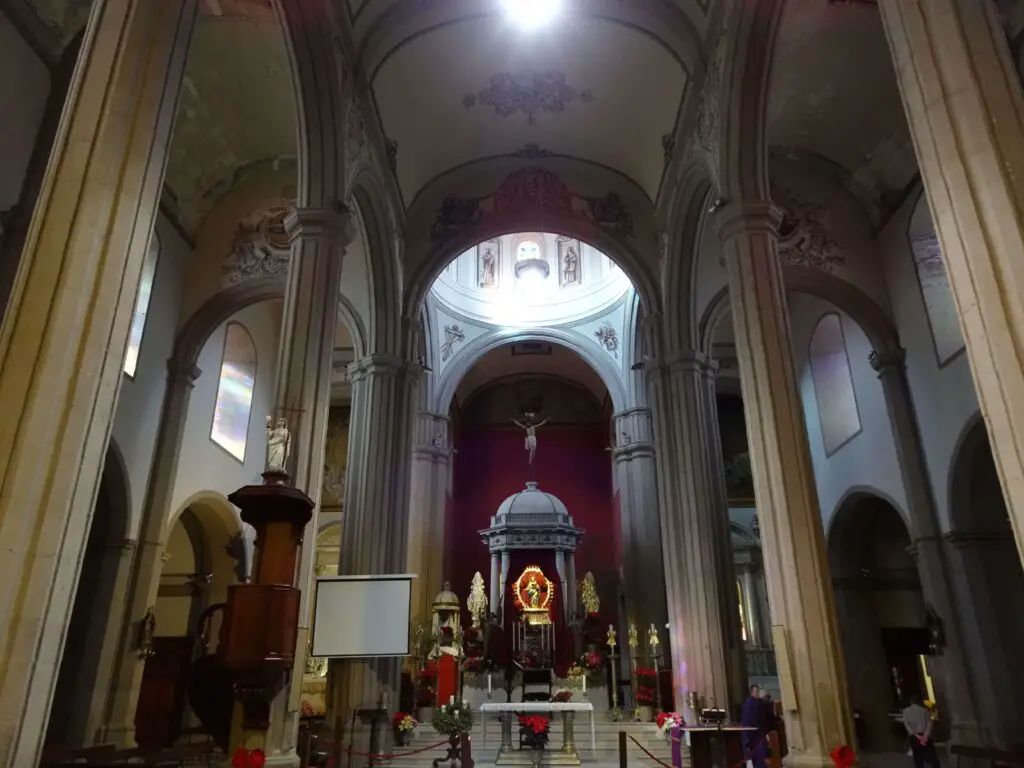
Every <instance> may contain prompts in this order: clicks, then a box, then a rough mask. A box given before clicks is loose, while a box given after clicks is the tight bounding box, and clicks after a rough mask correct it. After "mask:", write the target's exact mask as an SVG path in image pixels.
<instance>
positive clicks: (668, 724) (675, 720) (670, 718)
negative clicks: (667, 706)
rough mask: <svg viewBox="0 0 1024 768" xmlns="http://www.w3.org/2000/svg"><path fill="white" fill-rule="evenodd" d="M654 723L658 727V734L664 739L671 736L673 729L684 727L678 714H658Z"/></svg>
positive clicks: (683, 721) (683, 722) (684, 722)
mask: <svg viewBox="0 0 1024 768" xmlns="http://www.w3.org/2000/svg"><path fill="white" fill-rule="evenodd" d="M654 722H655V723H657V725H658V733H660V734H661V735H662V736H664V737H665V738H666V739H667V738H668V737H669V736H670V735H671V734H672V729H673V728H675V727H676V726H679V727H680V728H682V727H683V726H684V725H686V721H685V720H683V716H682V715H680V714H679V713H678V712H659V713H658V715H657V717H655V718H654Z"/></svg>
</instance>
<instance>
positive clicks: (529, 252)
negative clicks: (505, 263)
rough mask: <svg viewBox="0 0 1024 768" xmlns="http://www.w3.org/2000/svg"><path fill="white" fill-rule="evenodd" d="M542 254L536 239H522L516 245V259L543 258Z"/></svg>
mask: <svg viewBox="0 0 1024 768" xmlns="http://www.w3.org/2000/svg"><path fill="white" fill-rule="evenodd" d="M543 258H544V255H543V254H542V253H541V250H540V243H538V242H537V241H536V240H523V241H522V242H521V243H519V245H518V246H516V261H528V260H530V259H543Z"/></svg>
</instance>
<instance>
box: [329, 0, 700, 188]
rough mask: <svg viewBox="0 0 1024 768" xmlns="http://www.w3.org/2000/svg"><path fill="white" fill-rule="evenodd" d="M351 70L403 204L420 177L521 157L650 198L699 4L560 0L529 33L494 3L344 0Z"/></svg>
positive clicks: (692, 52) (691, 62)
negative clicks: (595, 169) (573, 169)
mask: <svg viewBox="0 0 1024 768" xmlns="http://www.w3.org/2000/svg"><path fill="white" fill-rule="evenodd" d="M348 1H349V11H350V19H351V24H352V31H353V38H354V41H355V45H356V50H357V52H358V66H359V69H360V71H361V72H362V74H363V75H364V76H365V78H366V82H367V84H368V85H369V88H370V97H371V98H372V100H373V102H374V106H375V108H376V110H377V114H378V115H379V118H380V121H381V125H382V128H383V131H384V134H385V135H386V136H387V138H388V139H389V140H390V141H392V142H395V143H396V144H397V158H398V163H397V165H398V172H397V176H398V182H399V186H400V189H401V193H402V197H403V198H404V201H405V203H406V205H409V204H410V203H411V202H412V200H413V199H414V198H415V196H416V194H417V193H418V192H419V191H420V190H421V189H422V188H423V187H424V185H426V184H427V183H429V182H430V181H431V180H432V179H434V178H437V177H438V176H440V175H442V174H444V173H445V172H446V171H449V170H451V169H453V168H455V167H459V166H463V165H465V164H467V163H472V162H474V161H476V160H480V159H483V158H488V157H494V156H500V155H513V154H516V153H517V152H523V151H527V152H530V151H534V152H535V151H537V150H538V149H539V150H541V151H543V152H548V153H552V154H557V155H565V156H571V157H576V158H579V159H582V160H585V161H587V162H591V163H595V164H598V165H602V166H606V167H608V168H611V169H613V170H615V171H618V172H620V173H622V174H623V175H625V176H628V177H629V178H630V179H632V180H633V181H634V182H636V184H638V185H639V186H640V187H641V188H642V189H643V190H644V191H645V192H646V194H647V196H648V197H650V198H651V199H652V200H653V199H655V198H656V197H657V195H658V190H659V186H660V184H661V177H662V172H663V170H664V167H665V159H666V153H665V148H664V142H663V137H664V136H671V135H672V134H673V133H674V131H675V126H676V122H677V120H678V118H679V114H680V107H681V104H682V100H683V98H684V96H685V94H686V91H687V87H688V86H689V84H690V82H691V73H692V72H694V71H697V70H699V68H700V66H701V61H702V56H703V54H702V50H703V41H704V37H705V35H706V32H707V27H708V8H707V7H706V5H707V0H703V2H701V0H676V1H675V2H665V0H631V1H630V2H629V3H622V2H618V1H617V0H588V2H582V0H580V2H570V1H569V0H565V2H564V8H563V9H562V12H561V13H560V14H558V15H557V16H556V17H555V19H554V20H553V22H552V23H551V24H550V25H548V26H545V27H543V28H540V29H532V30H523V29H521V28H519V27H517V26H516V25H515V24H514V23H512V22H511V21H510V19H509V17H508V16H507V14H505V13H504V12H503V10H502V3H501V2H499V0H447V1H446V2H434V3H424V2H421V0H373V1H372V2H369V1H368V0H348Z"/></svg>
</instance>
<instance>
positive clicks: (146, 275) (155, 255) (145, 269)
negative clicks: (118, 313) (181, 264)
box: [124, 230, 160, 376]
mask: <svg viewBox="0 0 1024 768" xmlns="http://www.w3.org/2000/svg"><path fill="white" fill-rule="evenodd" d="M159 258H160V238H159V237H158V236H157V234H156V230H153V234H152V236H151V237H150V238H149V248H148V249H147V250H146V259H145V261H143V262H142V277H141V278H140V279H139V293H138V295H137V296H136V297H135V311H134V312H133V313H132V327H131V330H130V331H129V332H128V349H127V350H126V351H125V353H124V372H125V373H127V374H128V375H129V376H135V368H136V367H137V366H138V364H139V349H141V348H142V334H143V332H144V331H145V330H146V315H147V314H148V313H149V299H150V297H151V296H152V295H153V279H154V278H155V277H156V263H157V260H158V259H159Z"/></svg>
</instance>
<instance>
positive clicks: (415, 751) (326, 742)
mask: <svg viewBox="0 0 1024 768" xmlns="http://www.w3.org/2000/svg"><path fill="white" fill-rule="evenodd" d="M323 743H324V746H326V747H331V748H334V747H337V748H339V749H340V750H341V751H342V752H343V753H345V754H348V755H355V756H356V757H371V758H373V759H374V760H394V759H395V758H396V757H411V756H412V755H418V754H420V753H421V752H429V751H430V750H432V749H437V748H438V747H440V746H444V745H447V744H449V743H450V742H449V740H448V739H445V740H444V741H439V742H437V744H430V745H428V746H426V747H420V748H419V749H412V750H409V751H408V752H394V753H392V754H384V753H383V752H358V751H356V750H354V749H347V748H345V747H343V746H341V745H339V744H338V742H336V741H334V740H333V739H324V740H323ZM327 764H328V765H332V764H333V763H332V761H331V760H328V763H327Z"/></svg>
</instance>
